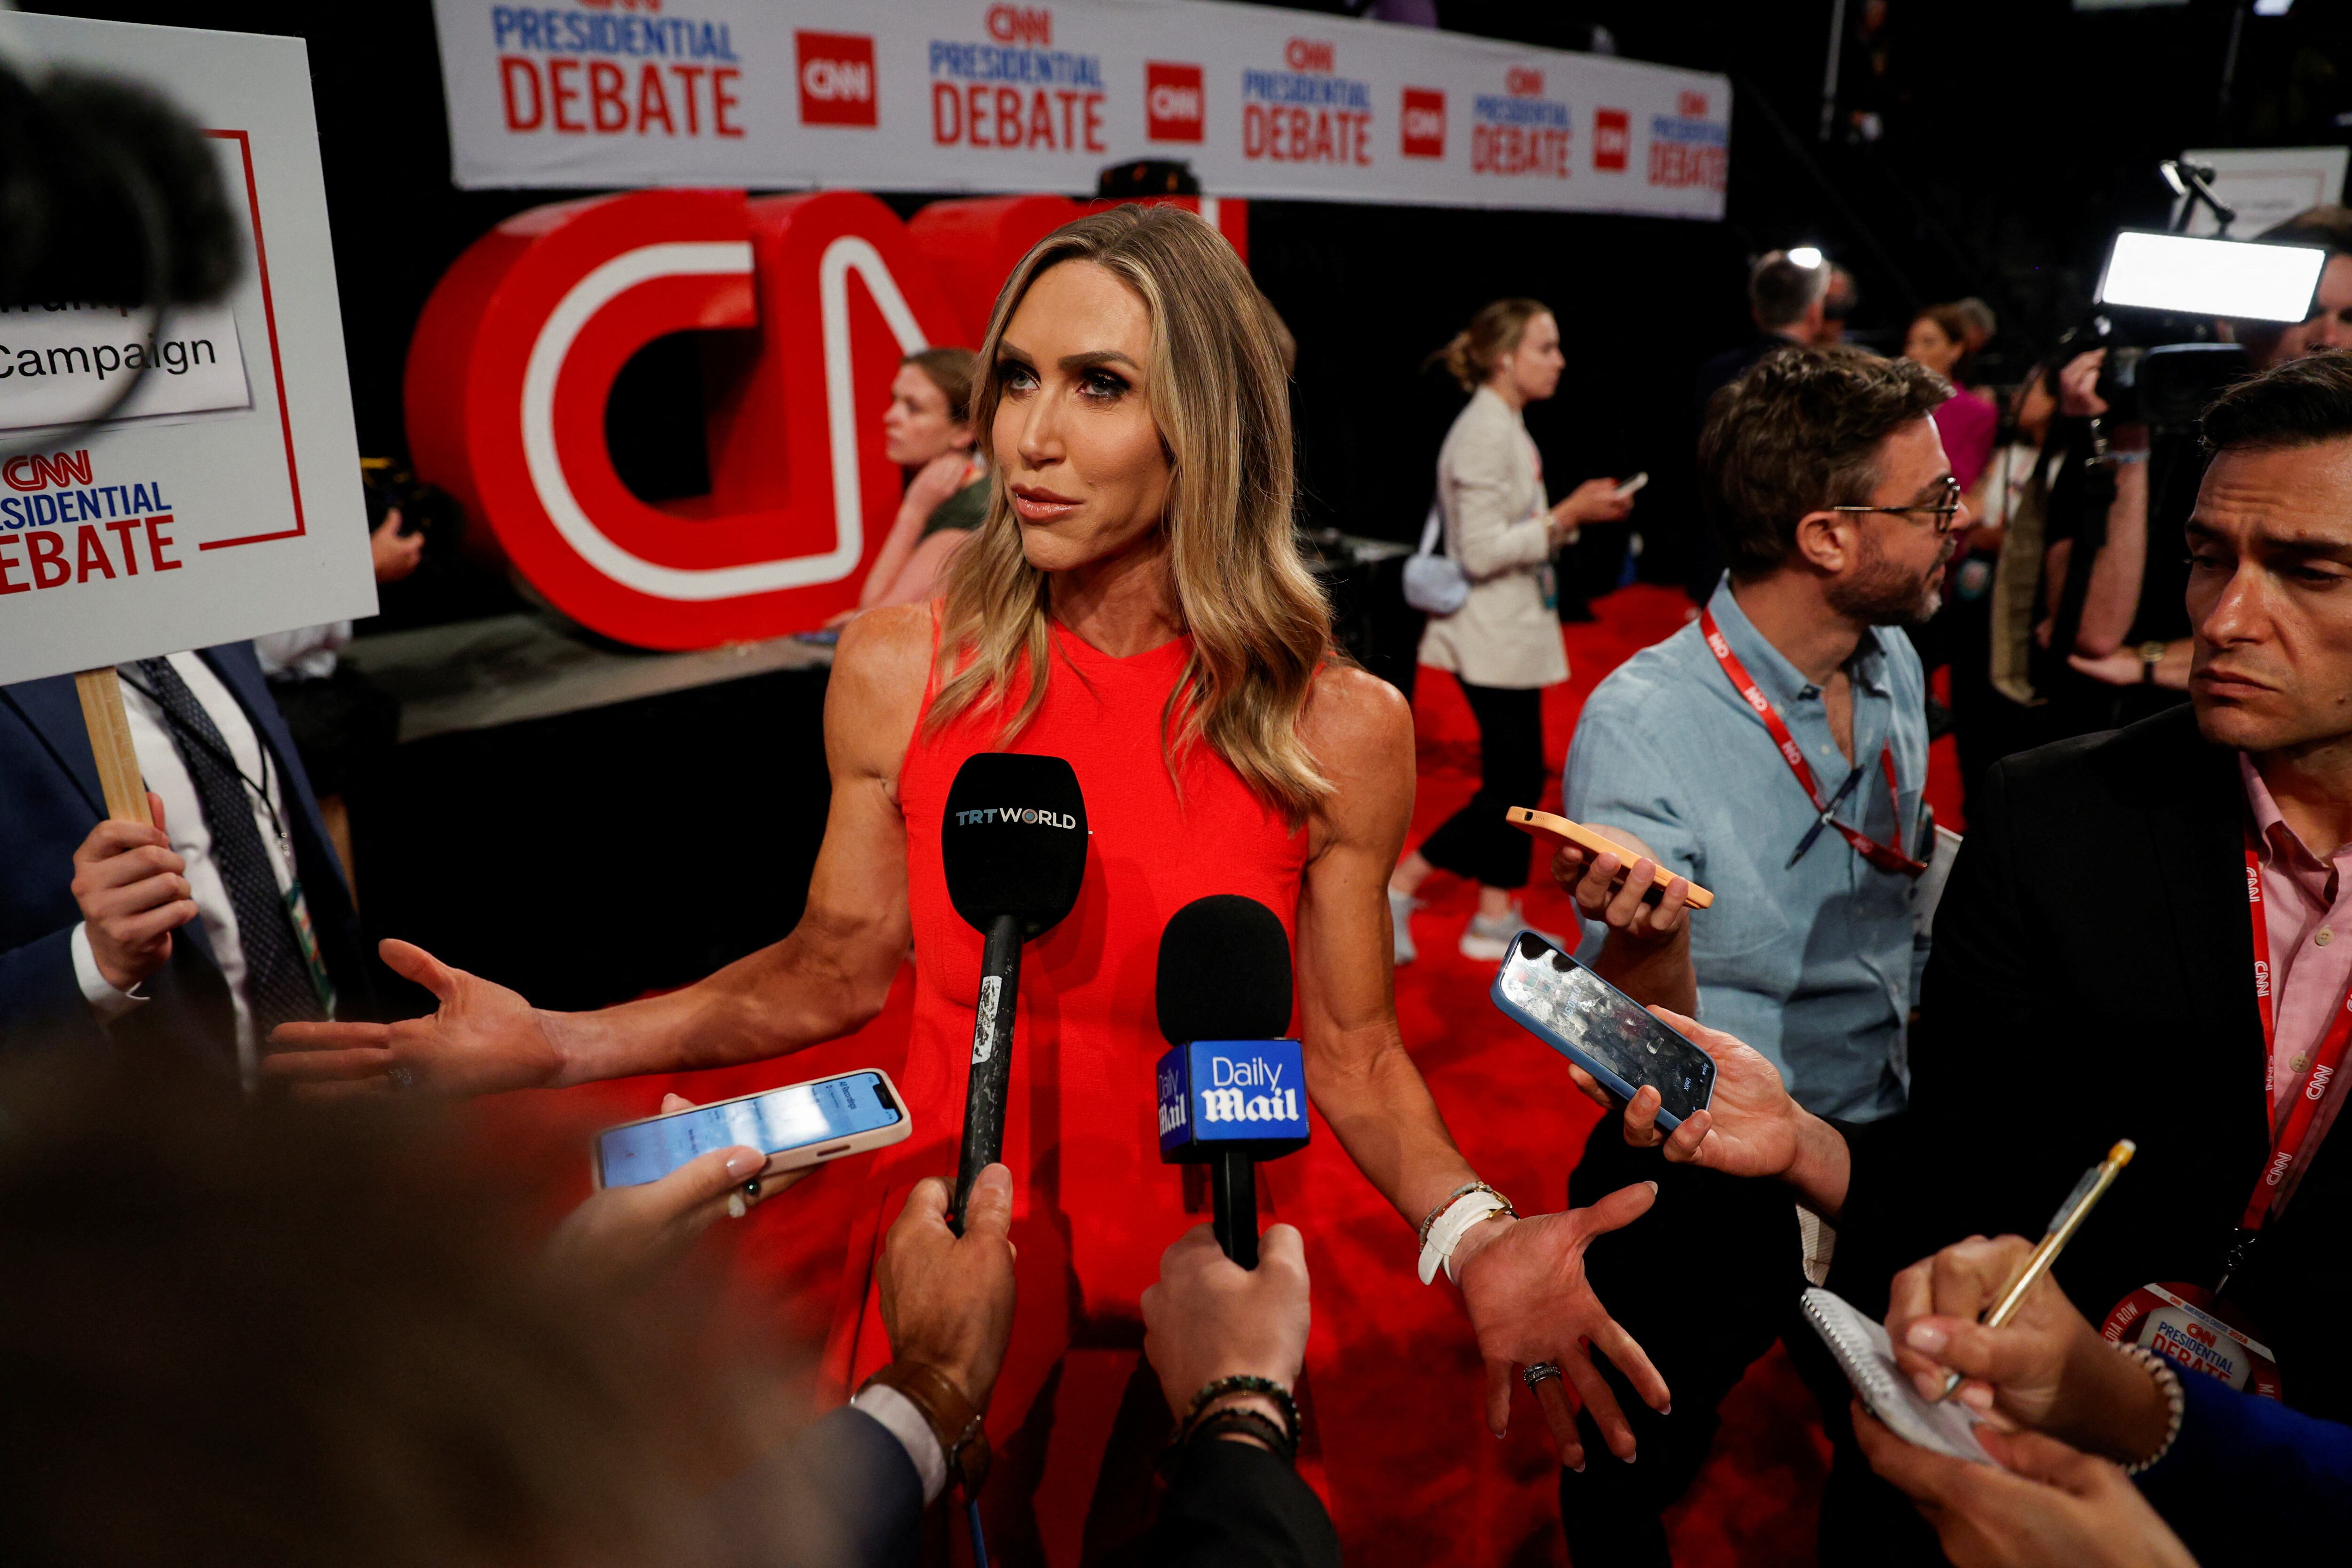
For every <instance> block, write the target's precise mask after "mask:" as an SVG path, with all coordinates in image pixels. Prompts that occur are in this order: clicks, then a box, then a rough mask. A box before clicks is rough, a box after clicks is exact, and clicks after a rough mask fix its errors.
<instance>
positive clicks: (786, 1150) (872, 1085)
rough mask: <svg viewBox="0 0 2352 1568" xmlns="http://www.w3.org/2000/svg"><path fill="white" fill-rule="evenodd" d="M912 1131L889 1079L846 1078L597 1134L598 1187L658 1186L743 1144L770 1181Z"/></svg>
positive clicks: (871, 1075) (876, 1074)
mask: <svg viewBox="0 0 2352 1568" xmlns="http://www.w3.org/2000/svg"><path fill="white" fill-rule="evenodd" d="M912 1130H913V1124H912V1123H911V1122H910V1121H909V1120H908V1116H907V1112H906V1108H905V1104H904V1103H903V1102H902V1101H900V1100H899V1098H898V1086H897V1085H896V1084H894V1083H892V1082H890V1075H889V1074H888V1073H887V1072H882V1071H865V1072H844V1073H841V1074H839V1075H837V1076H835V1077H832V1078H819V1079H815V1080H813V1081H812V1082H807V1083H793V1084H789V1085H787V1086H785V1087H784V1088H782V1089H763V1090H761V1092H759V1093H757V1094H744V1095H740V1096H738V1097H737V1098H735V1099H732V1100H719V1101H715V1102H713V1103H710V1104H708V1105H697V1106H695V1107H693V1108H692V1109H691V1110H686V1111H672V1112H670V1113H668V1114H667V1115H664V1116H648V1117H646V1119H645V1120H643V1121H641V1122H624V1123H622V1124H620V1125H619V1126H617V1127H607V1128H605V1129H604V1131H603V1132H601V1133H599V1134H596V1150H595V1161H594V1164H595V1176H596V1185H597V1186H600V1187H603V1186H635V1185H636V1184H637V1183H639V1182H648V1181H659V1180H660V1179H661V1178H662V1177H664V1176H667V1175H669V1173H670V1172H672V1171H674V1170H676V1169H677V1167H678V1166H682V1165H685V1164H686V1163H687V1162H688V1161H689V1160H693V1159H697V1158H699V1157H700V1156H701V1155H707V1154H709V1152H710V1151H711V1150H713V1149H726V1148H733V1147H734V1146H736V1145H739V1144H740V1145H742V1146H744V1147H745V1148H752V1149H758V1150H759V1151H760V1152H761V1153H762V1154H764V1155H767V1156H768V1163H767V1164H766V1165H765V1166H761V1175H762V1176H769V1175H773V1174H774V1173H776V1172H779V1171H787V1170H794V1169H797V1168H799V1167H800V1166H813V1165H818V1164H821V1163H822V1162H824V1161H826V1160H834V1159H839V1158H840V1157H841V1156H842V1155H856V1154H863V1153H865V1152H866V1150H867V1149H878V1148H881V1147H882V1146H884V1145H887V1144H895V1143H898V1142H899V1141H901V1140H902V1139H904V1138H905V1137H906V1136H907V1134H908V1133H909V1132H911V1131H912Z"/></svg>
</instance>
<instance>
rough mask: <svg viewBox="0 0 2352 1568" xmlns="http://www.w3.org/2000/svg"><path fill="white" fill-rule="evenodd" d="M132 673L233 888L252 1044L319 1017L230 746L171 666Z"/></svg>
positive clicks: (149, 664) (163, 663) (164, 662)
mask: <svg viewBox="0 0 2352 1568" xmlns="http://www.w3.org/2000/svg"><path fill="white" fill-rule="evenodd" d="M134 667H135V668H136V669H137V670H138V671H139V674H140V675H141V677H142V679H143V680H144V681H145V682H146V685H147V689H148V690H149V691H151V692H152V693H153V694H154V695H155V701H156V703H157V705H158V706H161V707H162V708H163V712H164V714H165V715H166V722H165V724H164V729H165V730H166V731H167V732H168V733H169V734H170V735H171V737H172V748H173V750H175V751H177V752H178V753H179V754H180V760H181V762H182V763H183V764H184V765H185V766H186V768H187V769H188V778H189V780H190V781H191V782H193V783H194V785H195V787H196V803H197V805H198V806H199V807H200V808H201V809H202V810H203V811H204V815H205V828H206V829H207V830H208V831H210V832H211V834H212V852H213V863H214V864H215V865H217V866H218V867H219V868H220V874H221V881H222V883H224V884H226V887H227V888H228V906H229V911H230V913H231V914H233V915H235V916H236V940H237V945H238V946H240V947H242V948H243V949H244V951H245V1001H246V1006H247V1008H248V1009H250V1010H251V1012H252V1015H253V1032H254V1039H255V1040H257V1041H259V1040H267V1039H268V1038H269V1031H270V1030H272V1029H273V1028H275V1027H276V1026H278V1024H281V1023H286V1022H289V1021H290V1020H294V1019H316V1018H318V1017H319V1016H320V1009H319V994H318V991H317V990H316V989H315V988H313V987H312V986H311V984H310V967H309V966H308V965H307V964H305V963H304V962H303V958H302V952H301V949H300V948H299V947H298V946H295V942H294V924H293V918H292V916H291V915H289V914H288V913H287V910H286V904H285V900H284V899H283V897H281V896H280V894H279V893H278V876H277V873H275V872H273V871H272V870H271V869H270V865H269V856H268V852H266V851H265V850H264V849H263V848H262V843H261V827H260V824H259V823H258V822H257V821H255V818H254V802H253V798H252V796H250V795H249V794H247V791H246V787H245V781H244V779H242V778H240V777H239V776H238V774H237V771H236V768H234V767H233V766H231V764H230V762H229V756H230V753H229V748H228V742H227V741H226V740H225V739H223V738H222V737H221V732H220V729H219V727H217V726H216V725H215V724H214V723H213V716H212V715H211V714H209V713H206V712H205V705H204V704H202V703H200V702H198V701H197V700H196V694H195V693H194V692H192V691H190V690H189V689H188V683H187V682H186V681H184V680H182V679H181V678H180V672H179V671H177V670H175V669H173V667H172V664H171V661H170V660H168V659H142V660H140V661H139V663H138V664H137V665H136V666H134Z"/></svg>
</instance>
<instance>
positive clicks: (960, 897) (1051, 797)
mask: <svg viewBox="0 0 2352 1568" xmlns="http://www.w3.org/2000/svg"><path fill="white" fill-rule="evenodd" d="M940 865H941V867H942V868H943V869H944V870H945V871H946V873H947V879H948V901H949V902H950V904H954V905H955V912H956V913H957V914H958V915H962V916H963V917H964V919H965V920H966V921H968V922H970V923H971V925H974V926H976V927H978V928H979V930H980V931H981V933H982V935H984V936H986V937H987V938H988V946H987V947H986V948H985V950H984V951H983V953H982V957H981V967H980V1007H979V1012H978V1016H977V1017H976V1018H975V1019H974V1020H973V1023H972V1030H971V1087H970V1089H969V1091H968V1092H967V1094H966V1097H965V1100H964V1107H963V1154H962V1156H961V1162H960V1163H959V1165H958V1166H957V1168H956V1186H955V1202H954V1204H953V1206H952V1207H950V1208H949V1210H948V1223H949V1225H950V1226H951V1227H953V1228H954V1230H955V1233H956V1234H957V1235H959V1236H961V1235H962V1234H963V1208H964V1203H965V1201H966V1200H967V1199H969V1198H970V1197H971V1184H972V1183H973V1182H975V1181H978V1180H979V1179H980V1173H981V1172H982V1171H983V1170H985V1169H986V1168H987V1167H988V1166H992V1165H994V1164H995V1163H996V1160H997V1157H998V1155H1001V1154H1002V1153H1003V1149H1004V1088H1005V1082H1006V1080H1007V1078H1008V1076H1009V1075H1010V1074H1011V1072H1012V1071H1013V1009H1014V1007H1015V1005H1016V1004H1017V1002H1018V1000H1019V997H1020V991H1021V945H1022V944H1023V943H1024V942H1026V941H1028V940H1029V939H1030V938H1032V937H1034V936H1042V935H1043V934H1044V933H1045V932H1047V931H1050V930H1052V929H1053V928H1054V926H1055V925H1057V924H1059V923H1060V921H1061V918H1062V916H1064V915H1067V914H1068V913H1069V912H1070V906H1071V905H1072V904H1076V903H1077V901H1078V883H1080V882H1081V881H1082V880H1083V879H1084V878H1085V876H1086V871H1087V802H1086V797H1085V796H1084V795H1082V794H1080V793H1079V791H1078V776H1077V775H1076V773H1075V772H1073V771H1071V769H1070V765H1069V764H1068V763H1067V762H1065V761H1063V760H1062V759H1061V758H1058V757H1027V756H1023V755H1021V754H1019V753H1017V752H1011V751H983V752H980V753H977V754H976V755H974V756H971V757H968V758H965V759H964V764H963V766H962V767H961V768H957V769H956V776H955V782H954V783H953V784H951V785H950V786H949V787H948V806H947V812H946V814H945V816H944V817H942V818H941V820H940Z"/></svg>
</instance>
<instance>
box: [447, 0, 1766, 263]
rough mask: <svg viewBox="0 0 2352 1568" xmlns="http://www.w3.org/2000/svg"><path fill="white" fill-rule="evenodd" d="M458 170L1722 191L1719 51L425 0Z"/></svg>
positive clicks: (861, 7) (1261, 28)
mask: <svg viewBox="0 0 2352 1568" xmlns="http://www.w3.org/2000/svg"><path fill="white" fill-rule="evenodd" d="M434 15H435V17H436V21H437V22H438V24H439V28H440V41H441V66H442V74H443V77H444V79H445V81H446V87H447V98H448V106H449V133H450V145H451V148H452V151H453V162H454V164H455V172H456V175H457V183H459V184H460V185H466V186H517V185H520V186H570V187H590V188H598V189H610V188H611V187H613V186H615V185H736V186H751V187H766V188H769V189H776V188H780V187H782V188H803V187H831V186H850V187H854V188H857V189H864V190H875V191H1061V192H1076V193H1088V192H1092V191H1093V190H1094V189H1095V179H1096V174H1097V171H1098V170H1100V169H1101V168H1102V166H1103V165H1104V164H1106V163H1115V162H1126V161H1129V160H1130V159H1138V158H1162V159H1181V160H1183V161H1184V162H1188V163H1190V164H1191V165H1192V169H1193V171H1194V172H1195V173H1197V174H1198V175H1199V177H1200V181H1201V187H1202V190H1204V191H1207V192H1210V193H1213V194H1216V195H1220V196H1265V197H1285V198H1300V197H1304V198H1313V199H1318V200H1324V201H1341V202H1406V203H1414V204H1428V205H1437V206H1511V207H1556V208H1562V209H1570V210H1576V211H1583V212H1611V213H1642V214H1653V215H1656V216H1662V217H1691V218H1708V219H1713V218H1720V217H1721V216H1722V215H1723V187H1724V175H1725V168H1726V161H1727V155H1728V151H1729V145H1730V112H1731V90H1730V84H1729V83H1728V82H1727V80H1726V78H1722V77H1719V76H1710V75H1706V74H1704V73H1700V72H1696V71H1685V70H1674V69H1669V68H1664V67H1661V66H1652V65H1643V64H1640V63H1638V62H1635V61H1632V60H1621V59H1615V58H1611V57H1604V56H1597V55H1583V54H1570V53H1567V52H1565V51H1560V50H1553V49H1536V48H1528V47H1521V46H1518V45H1513V44H1505V43H1496V42H1490V41H1487V40H1485V39H1478V38H1470V37H1461V36H1459V35H1455V34H1448V33H1439V32H1435V31H1433V30H1431V29H1428V28H1422V27H1403V26H1391V25H1389V24H1387V23H1381V22H1358V21H1350V20H1347V19H1344V18H1340V17H1334V16H1317V15H1314V14H1311V13H1304V12H1298V11H1285V10H1271V9H1265V8H1261V7H1256V6H1246V5H1214V4H1209V3H1207V0H1124V3H1120V4H1103V3H1100V0H1097V3H1093V4H1056V5H1005V4H992V3H990V0H555V3H553V4H541V5H521V4H498V3H495V0H434Z"/></svg>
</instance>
